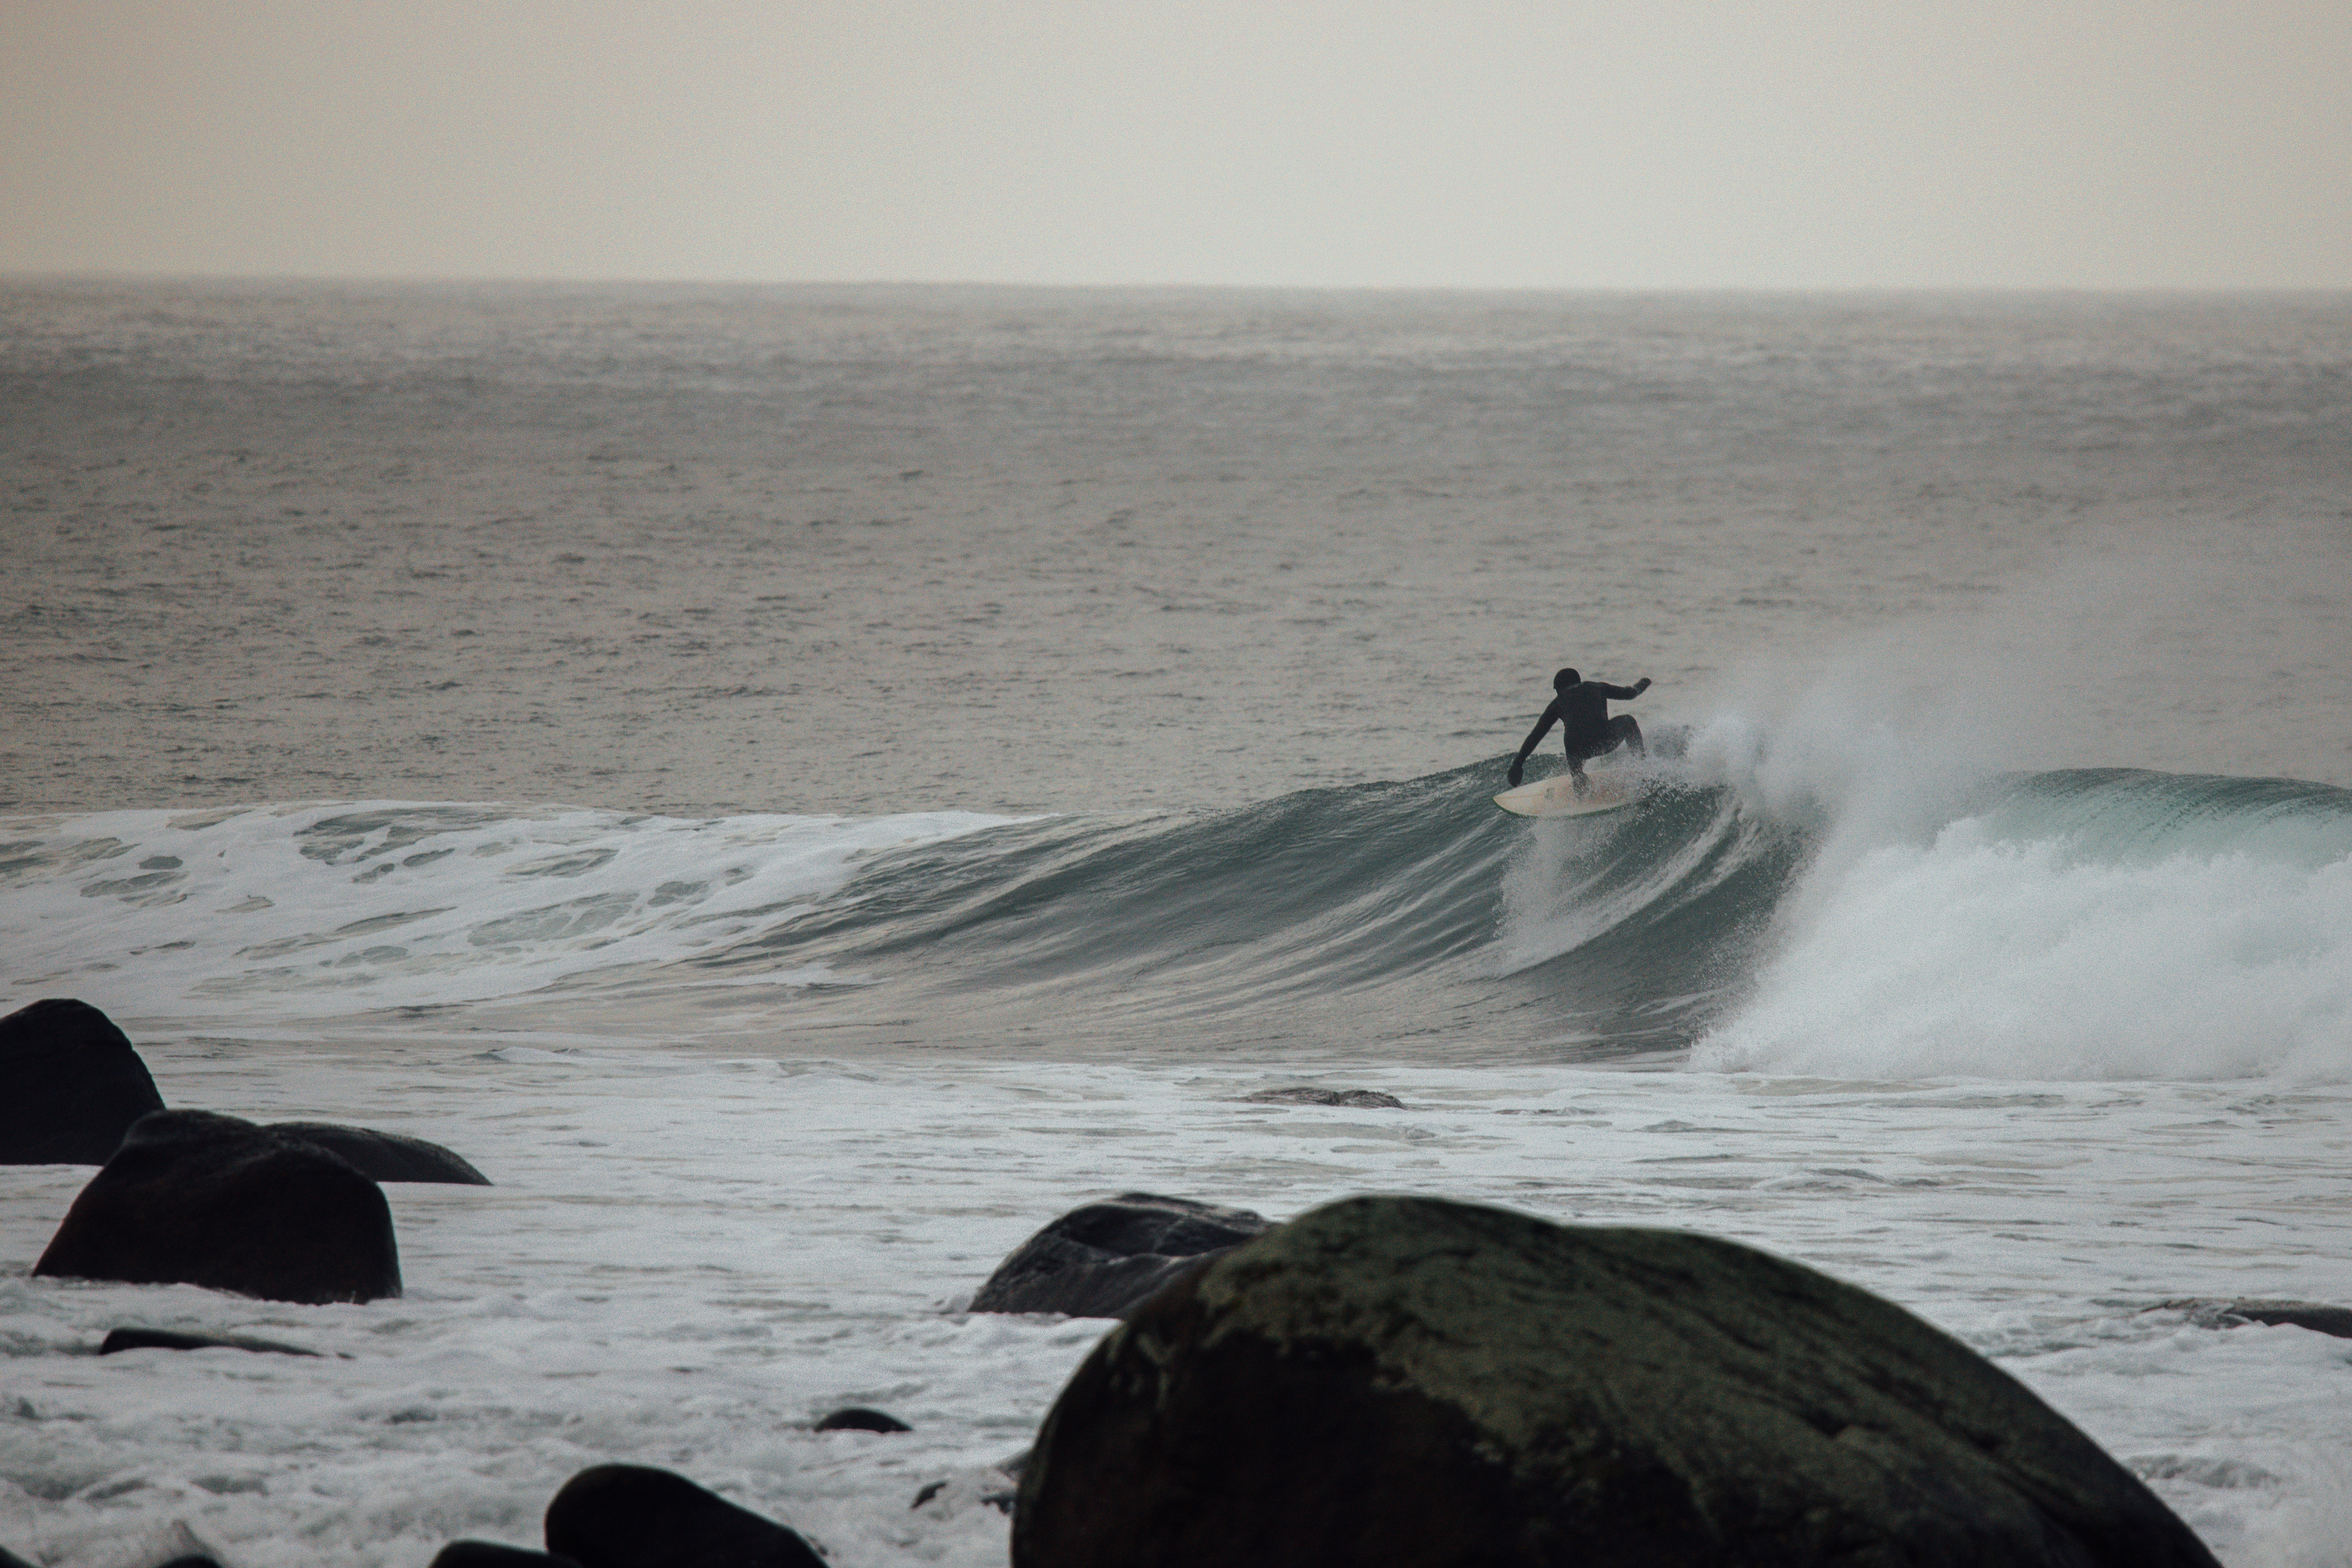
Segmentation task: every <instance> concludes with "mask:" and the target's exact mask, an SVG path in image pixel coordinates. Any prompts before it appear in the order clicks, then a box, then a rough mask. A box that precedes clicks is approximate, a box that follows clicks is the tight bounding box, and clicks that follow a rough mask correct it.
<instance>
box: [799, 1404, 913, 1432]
mask: <svg viewBox="0 0 2352 1568" xmlns="http://www.w3.org/2000/svg"><path fill="white" fill-rule="evenodd" d="M816 1429H817V1430H818V1431H820V1432H911V1431H913V1430H914V1428H913V1427H912V1426H908V1425H907V1424H906V1423H905V1422H904V1421H901V1420H899V1419H898V1417H897V1416H896V1415H884V1414H883V1413H882V1412H881V1411H879V1410H868V1409H866V1407H865V1406H864V1405H852V1406H851V1407H850V1408H848V1409H846V1410H836V1411H835V1412H834V1413H833V1414H832V1415H828V1416H826V1417H825V1418H824V1420H822V1421H820V1422H818V1423H817V1424H816Z"/></svg>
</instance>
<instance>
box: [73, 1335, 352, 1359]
mask: <svg viewBox="0 0 2352 1568" xmlns="http://www.w3.org/2000/svg"><path fill="white" fill-rule="evenodd" d="M209 1350H228V1351H255V1352H264V1353H267V1354H271V1355H308V1356H315V1355H317V1354H318V1353H319V1352H317V1351H306V1350H304V1349H303V1348H302V1347H301V1346H300V1345H289V1344H280V1343H279V1342H277V1341H276V1340H257V1339H249V1338H247V1336H246V1335H243V1334H184V1333H182V1332H180V1331H178V1330H177V1329H130V1328H125V1329H112V1330H110V1331H108V1332H107V1336H106V1339H105V1341H104V1342H101V1343H100V1345H99V1347H98V1353H99V1354H100V1355H120V1354H121V1353H122V1352H124V1351H209Z"/></svg>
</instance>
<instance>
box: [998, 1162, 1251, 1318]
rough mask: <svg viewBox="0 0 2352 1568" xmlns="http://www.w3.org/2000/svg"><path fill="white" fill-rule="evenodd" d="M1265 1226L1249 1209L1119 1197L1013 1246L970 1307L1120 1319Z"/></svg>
mask: <svg viewBox="0 0 2352 1568" xmlns="http://www.w3.org/2000/svg"><path fill="white" fill-rule="evenodd" d="M1271 1226H1272V1222H1271V1221H1269V1220H1268V1219H1266V1218H1265V1215H1259V1214H1255V1213H1253V1212H1251V1211H1250V1210H1248V1209H1237V1208H1219V1207H1216V1206H1214V1205H1209V1204H1202V1203H1194V1202H1192V1200H1190V1199H1188V1198H1163V1197H1159V1196H1156V1195H1154V1194H1150V1193H1123V1194H1120V1195H1119V1196H1118V1197H1116V1198H1112V1199H1110V1200H1109V1201H1108V1202H1107V1203H1098V1204H1088V1205H1086V1206H1085V1207H1083V1208H1076V1209H1072V1210H1071V1211H1070V1212H1069V1213H1068V1214H1066V1215H1063V1216H1062V1217H1061V1218H1059V1219H1057V1220H1055V1222H1054V1223H1053V1224H1051V1225H1049V1226H1046V1227H1045V1229H1043V1230H1041V1231H1039V1232H1038V1233H1037V1234H1036V1235H1034V1236H1033V1237H1030V1238H1029V1239H1028V1240H1026V1241H1024V1242H1023V1243H1022V1244H1021V1245H1020V1246H1019V1247H1015V1248H1014V1249H1013V1253H1012V1255H1011V1256H1009V1257H1007V1258H1005V1260H1004V1261H1003V1263H1001V1264H999V1265H997V1268H996V1272H995V1273H993V1274H992V1275H990V1276H989V1277H988V1282H987V1283H986V1284H984V1285H982V1287H981V1288H980V1289H979V1291H978V1293H977V1294H975V1295H974V1296H973V1297H972V1299H971V1310H973V1311H975V1312H1061V1313H1064V1314H1066V1315H1067V1316H1069V1317H1073V1318H1123V1317H1126V1316H1127V1315H1128V1314H1129V1312H1130V1311H1132V1310H1135V1308H1137V1307H1138V1306H1139V1305H1141V1304H1142V1303H1143V1302H1145V1301H1147V1300H1150V1299H1151V1297H1152V1296H1153V1294H1154V1293H1156V1292H1157V1291H1159V1290H1160V1289H1161V1288H1162V1287H1164V1286H1165V1285H1167V1284H1168V1282H1169V1281H1170V1280H1171V1279H1175V1278H1176V1277H1177V1276H1178V1275H1180V1274H1181V1273H1183V1272H1184V1271H1185V1270H1186V1269H1188V1268H1193V1267H1195V1266H1196V1265H1198V1264H1199V1263H1200V1262H1201V1261H1202V1259H1204V1258H1213V1257H1215V1256H1216V1255H1218V1254H1220V1253H1223V1252H1225V1251H1227V1250H1229V1249H1230V1248H1232V1247H1238V1246H1240V1245H1241V1244H1242V1243H1243V1242H1244V1241H1247V1240H1249V1239H1250V1237H1254V1236H1259V1235H1262V1234H1264V1233H1265V1231H1266V1230H1268V1229H1269V1228H1271Z"/></svg>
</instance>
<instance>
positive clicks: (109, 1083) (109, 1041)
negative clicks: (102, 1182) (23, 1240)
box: [0, 996, 163, 1165]
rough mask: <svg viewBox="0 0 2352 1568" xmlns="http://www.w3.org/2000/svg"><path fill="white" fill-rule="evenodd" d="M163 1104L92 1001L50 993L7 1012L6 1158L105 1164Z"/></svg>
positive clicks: (1, 1116) (125, 1040)
mask: <svg viewBox="0 0 2352 1568" xmlns="http://www.w3.org/2000/svg"><path fill="white" fill-rule="evenodd" d="M151 1110H163V1096H162V1095H161V1094H158V1093H157V1092H156V1091H155V1080H154V1079H153V1078H152V1077H151V1076H150V1075H149V1074H148V1071H147V1064H146V1063H145V1062H143V1061H142V1060H140V1059H139V1053H138V1052H137V1051H136V1050H134V1049H132V1048H131V1040H130V1038H129V1037H127V1036H126V1035H124V1034H123V1032H122V1031H121V1029H118V1028H116V1027H115V1026H114V1021H113V1020H112V1019H110V1018H109V1017H108V1016H106V1015H105V1014H103V1013H101V1012H100V1011H99V1010H98V1009H97V1008H95V1007H93V1006H91V1005H89V1003H87V1002H76V1001H71V1000H68V999H67V998H64V997H55V996H53V997H47V998H44V999H43V1000H41V1001H38V1002H36V1003H34V1004H33V1005H31V1006H29V1007H19V1008H18V1009H16V1011H15V1012H14V1013H11V1014H9V1015H8V1016H6V1017H5V1018H0V1165H103V1164H104V1163H106V1161H107V1157H108V1156H109V1155H110V1154H112V1153H113V1152H114V1151H115V1150H116V1149H117V1148H118V1147H120V1146H121V1142H122V1135H123V1134H124V1133H125V1132H128V1131H131V1123H132V1122H134V1121H138V1120H139V1119H140V1118H141V1117H142V1116H144V1115H146V1114H147V1113H148V1112H149V1111H151Z"/></svg>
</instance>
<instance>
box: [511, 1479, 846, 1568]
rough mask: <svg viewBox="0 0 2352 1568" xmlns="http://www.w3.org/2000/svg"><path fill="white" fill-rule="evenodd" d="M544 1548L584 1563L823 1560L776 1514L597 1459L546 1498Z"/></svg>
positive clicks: (798, 1565)
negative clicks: (772, 1516) (767, 1514)
mask: <svg viewBox="0 0 2352 1568" xmlns="http://www.w3.org/2000/svg"><path fill="white" fill-rule="evenodd" d="M547 1549H548V1550H549V1551H550V1552H554V1553H555V1554H556V1555H557V1556H559V1557H569V1558H571V1559H572V1561H573V1562H575V1563H579V1564H580V1565H581V1568H824V1558H822V1557H820V1556H818V1555H817V1552H816V1549H815V1548H814V1547H813V1546H811V1545H810V1544H809V1543H808V1542H805V1541H803V1540H802V1539H801V1537H800V1536H799V1535H797V1534H795V1533H794V1532H793V1531H790V1530H787V1529H786V1528H785V1527H784V1526H782V1525H781V1524H778V1523H777V1522H776V1521H774V1520H772V1519H766V1518H762V1517H761V1515H759V1514H756V1513H753V1512H752V1511H751V1510H749V1509H743V1508H738V1507H736V1506H735V1505H734V1504H733V1503H731V1502H729V1501H728V1500H726V1499H725V1498H723V1497H720V1496H719V1494H718V1493H716V1492H711V1491H706V1490H704V1489H702V1488H700V1487H698V1486H696V1485H695V1484H694V1483H693V1482H692V1481H689V1480H688V1479H686V1478H685V1477H684V1476H681V1475H676V1474H673V1473H672V1472H670V1471H668V1470H656V1469H653V1468H648V1467H646V1466H644V1465H597V1466H595V1467H593V1468H590V1469H585V1470H583V1471H581V1472H580V1473H579V1474H578V1475H576V1476H574V1477H572V1479H570V1480H568V1481H566V1482H564V1483H563V1489H562V1490H561V1491H559V1492H557V1493H556V1494H555V1500H553V1501H552V1502H551V1503H549V1504H548V1505H547Z"/></svg>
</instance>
